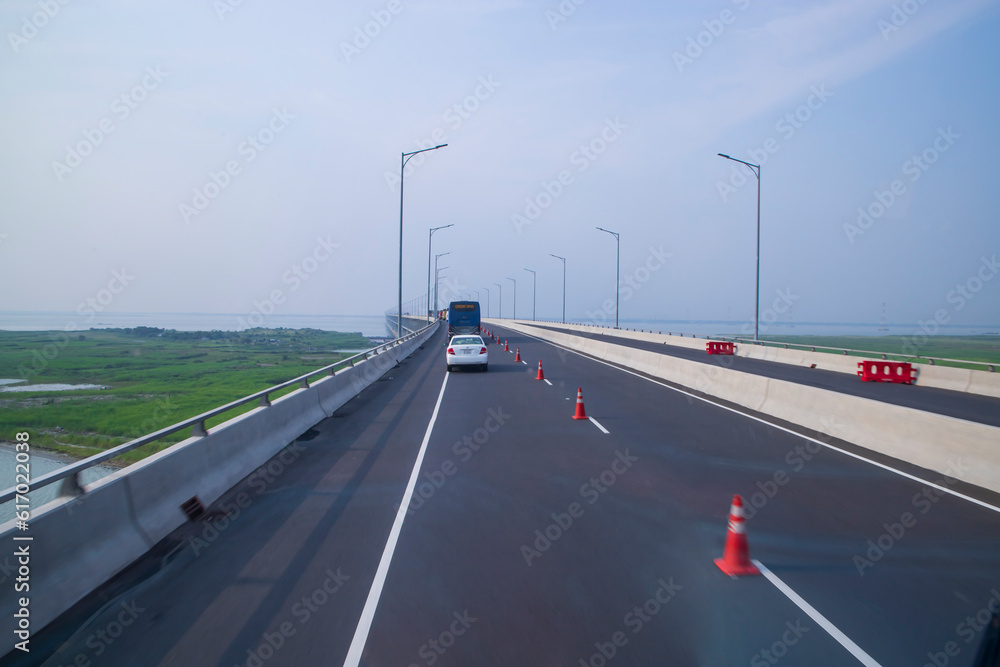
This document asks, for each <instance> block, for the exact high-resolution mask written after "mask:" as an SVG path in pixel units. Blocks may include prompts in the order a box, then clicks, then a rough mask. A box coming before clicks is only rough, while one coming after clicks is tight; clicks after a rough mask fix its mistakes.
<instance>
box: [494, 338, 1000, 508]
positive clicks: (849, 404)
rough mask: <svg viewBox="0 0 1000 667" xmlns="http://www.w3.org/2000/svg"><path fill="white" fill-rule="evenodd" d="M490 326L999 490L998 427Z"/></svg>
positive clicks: (671, 359) (627, 350)
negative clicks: (546, 341) (563, 347)
mask: <svg viewBox="0 0 1000 667" xmlns="http://www.w3.org/2000/svg"><path fill="white" fill-rule="evenodd" d="M494 324H496V325H497V326H505V327H508V328H511V329H514V330H515V331H519V332H521V333H526V334H530V335H532V336H536V337H538V338H541V339H543V340H548V341H551V342H553V343H558V344H559V345H563V346H565V347H568V348H570V349H572V350H577V351H580V352H584V353H586V354H590V355H592V356H594V357H597V358H599V359H603V360H605V361H610V362H613V363H617V364H620V365H622V366H625V367H626V368H631V369H634V370H637V371H641V372H644V373H647V374H649V375H652V376H654V377H658V378H662V379H664V380H669V381H671V382H675V383H677V384H679V385H682V386H684V387H688V388H690V389H694V390H696V391H700V392H703V393H706V394H709V395H711V396H716V397H718V398H720V399H722V400H725V401H728V402H730V403H734V404H736V405H741V406H743V407H746V408H749V409H751V410H754V411H757V412H761V413H764V414H767V415H771V416H773V417H777V418H778V419H783V420H785V421H788V422H791V423H793V424H799V425H801V426H805V427H806V428H809V429H813V430H815V431H818V432H820V433H826V434H828V435H830V436H833V437H835V438H839V439H842V440H846V441H847V442H852V443H854V444H856V445H859V446H861V447H864V448H866V449H870V450H872V451H875V452H880V453H882V454H886V455H888V456H891V457H893V458H896V459H899V460H902V461H908V462H910V463H912V464H914V465H917V466H920V467H922V468H927V469H929V470H934V471H937V472H940V473H943V474H945V475H947V476H949V477H953V478H956V479H960V480H962V481H964V482H968V483H970V484H974V485H976V486H980V487H982V488H984V489H989V490H990V491H995V492H998V493H1000V447H998V446H997V443H1000V428H997V427H994V426H987V425H985V424H977V423H974V422H970V421H965V420H963V419H956V418H954V417H948V416H945V415H938V414H934V413H930V412H924V411H922V410H916V409H913V408H907V407H903V406H898V405H892V404H889V403H883V402H880V401H875V400H871V399H867V398H861V397H858V396H850V395H848V394H841V393H839V392H834V391H829V390H826V389H819V388H816V387H808V386H805V385H800V384H797V383H794V382H788V381H785V380H776V379H773V378H766V377H763V376H759V375H753V374H750V373H743V372H740V371H735V370H732V369H729V368H725V367H723V366H721V365H716V364H702V363H699V362H695V361H688V360H686V359H677V358H674V357H668V356H664V355H661V354H657V353H655V352H648V351H646V350H637V349H635V348H629V347H625V346H622V345H614V344H610V343H606V342H600V341H594V340H591V339H587V338H582V337H580V336H576V335H573V334H567V333H561V332H555V331H551V330H548V329H539V328H537V327H533V326H531V325H529V324H525V323H520V322H518V323H512V322H509V321H503V322H495V323H494ZM720 359H723V360H724V359H725V358H724V357H720ZM721 363H724V361H723V362H721ZM938 370H943V369H938ZM970 372H971V371H970ZM958 464H960V465H958Z"/></svg>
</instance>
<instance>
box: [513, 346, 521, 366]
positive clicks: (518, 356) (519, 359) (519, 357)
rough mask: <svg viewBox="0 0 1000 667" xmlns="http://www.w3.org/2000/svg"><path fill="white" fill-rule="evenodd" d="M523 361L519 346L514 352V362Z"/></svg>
mask: <svg viewBox="0 0 1000 667" xmlns="http://www.w3.org/2000/svg"><path fill="white" fill-rule="evenodd" d="M519 361H521V348H520V347H518V348H517V352H516V353H515V354H514V363H517V362H519Z"/></svg>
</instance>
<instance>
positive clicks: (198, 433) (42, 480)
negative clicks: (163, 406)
mask: <svg viewBox="0 0 1000 667" xmlns="http://www.w3.org/2000/svg"><path fill="white" fill-rule="evenodd" d="M427 328H428V327H424V328H422V329H420V330H419V331H411V332H410V333H407V334H406V335H404V336H403V337H402V338H396V339H394V340H392V341H389V342H386V343H383V344H381V345H376V346H375V347H372V348H369V349H367V350H365V351H364V352H359V353H358V354H355V355H353V356H350V357H348V358H346V359H341V360H340V361H337V362H334V363H332V364H330V365H329V366H324V367H323V368H318V369H316V370H314V371H312V372H310V373H306V374H305V375H300V376H298V377H296V378H293V379H291V380H288V381H286V382H282V383H281V384H276V385H274V386H273V387H269V388H267V389H264V390H262V391H258V392H257V393H254V394H250V395H249V396H244V397H243V398H240V399H237V400H235V401H232V402H231V403H227V404H225V405H223V406H221V407H218V408H215V409H213V410H209V411H208V412H203V413H201V414H200V415H197V416H195V417H191V418H190V419H186V420H184V421H182V422H178V423H176V424H173V425H171V426H167V427H166V428H162V429H160V430H159V431H154V432H153V433H150V434H149V435H144V436H142V437H141V438H136V439H135V440H130V441H129V442H126V443H124V444H121V445H118V446H117V447H113V448H111V449H108V450H106V451H104V452H101V453H100V454H95V455H94V456H90V457H88V458H85V459H82V460H80V461H77V462H76V463H72V464H70V465H67V466H63V467H62V468H59V469H57V470H53V471H52V472H50V473H47V474H45V475H42V476H41V477H38V478H37V479H33V480H31V485H30V490H31V491H36V490H38V489H40V488H43V487H46V486H49V485H50V484H55V483H56V482H62V483H63V486H62V489H61V490H60V495H63V496H67V495H78V494H79V493H80V490H81V481H80V474H81V473H83V472H84V471H85V470H87V469H88V468H92V467H94V466H97V465H100V464H102V463H104V462H105V461H109V460H111V459H114V458H116V457H118V456H121V455H122V454H125V453H126V452H130V451H132V450H133V449H138V448H139V447H142V446H144V445H148V444H150V443H154V442H156V441H158V440H162V439H163V438H165V437H167V436H168V435H172V434H174V433H177V432H178V431H183V430H185V429H188V428H190V429H191V430H192V432H191V435H192V436H193V437H204V436H206V435H208V430H207V428H206V426H205V424H206V422H208V421H209V420H210V419H213V418H215V417H219V416H220V415H224V414H226V413H227V412H229V411H231V410H234V409H236V408H239V407H242V406H244V405H247V404H248V403H254V402H256V403H257V404H258V406H259V407H267V406H269V405H271V398H270V397H271V395H272V394H276V393H278V392H280V391H282V390H284V389H289V388H293V389H294V388H303V389H308V388H309V381H310V379H311V378H316V377H317V376H327V375H334V374H336V373H337V371H338V370H342V369H344V368H348V367H351V366H354V365H355V364H357V363H358V362H361V361H367V360H368V359H371V358H373V357H376V356H378V355H379V354H381V353H382V352H384V351H386V350H388V349H389V348H391V347H395V346H397V345H400V344H402V343H404V342H406V341H408V340H410V339H411V338H414V337H416V336H419V335H420V334H421V333H423V332H424V331H425V330H426V329H427ZM16 495H17V487H11V488H9V489H7V490H5V491H4V492H2V493H0V504H2V503H6V502H9V501H11V500H13V499H14V498H15V497H16Z"/></svg>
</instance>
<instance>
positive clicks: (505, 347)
mask: <svg viewBox="0 0 1000 667" xmlns="http://www.w3.org/2000/svg"><path fill="white" fill-rule="evenodd" d="M503 351H504V352H510V348H509V347H507V339H506V338H505V339H504V341H503Z"/></svg>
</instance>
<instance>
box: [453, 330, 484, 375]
mask: <svg viewBox="0 0 1000 667" xmlns="http://www.w3.org/2000/svg"><path fill="white" fill-rule="evenodd" d="M444 360H445V364H446V365H447V368H448V372H451V369H452V368H454V367H455V366H478V367H479V368H481V369H483V370H484V371H485V370H486V369H487V367H488V365H489V362H490V353H489V351H488V350H487V348H486V343H485V342H483V339H482V338H481V337H479V336H468V335H464V336H463V335H458V336H455V337H454V338H452V339H451V342H450V343H448V351H447V352H446V353H445V356H444Z"/></svg>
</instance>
